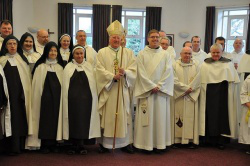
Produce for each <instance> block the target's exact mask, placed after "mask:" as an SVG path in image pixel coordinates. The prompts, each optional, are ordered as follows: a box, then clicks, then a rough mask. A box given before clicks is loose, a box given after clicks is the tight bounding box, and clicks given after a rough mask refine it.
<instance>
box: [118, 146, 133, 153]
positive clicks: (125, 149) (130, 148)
mask: <svg viewBox="0 0 250 166" xmlns="http://www.w3.org/2000/svg"><path fill="white" fill-rule="evenodd" d="M121 151H123V152H126V153H129V154H134V153H135V151H134V149H133V147H132V146H131V145H127V146H125V147H123V148H121Z"/></svg>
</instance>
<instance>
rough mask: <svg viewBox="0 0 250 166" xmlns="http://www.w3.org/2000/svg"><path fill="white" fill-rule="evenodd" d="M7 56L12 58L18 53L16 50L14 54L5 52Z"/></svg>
mask: <svg viewBox="0 0 250 166" xmlns="http://www.w3.org/2000/svg"><path fill="white" fill-rule="evenodd" d="M6 55H7V56H8V57H9V58H14V57H15V56H16V55H18V53H17V52H16V53H15V54H10V53H7V54H6Z"/></svg>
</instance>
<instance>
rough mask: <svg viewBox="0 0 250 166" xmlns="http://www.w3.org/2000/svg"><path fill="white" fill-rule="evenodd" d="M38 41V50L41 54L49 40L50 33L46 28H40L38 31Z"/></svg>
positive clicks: (36, 43)
mask: <svg viewBox="0 0 250 166" xmlns="http://www.w3.org/2000/svg"><path fill="white" fill-rule="evenodd" d="M36 37H37V41H36V42H35V45H36V51H37V52H39V53H40V54H41V55H42V54H43V50H44V47H45V45H46V44H47V43H48V42H49V34H48V31H46V30H45V29H39V30H38V31H37V36H36Z"/></svg>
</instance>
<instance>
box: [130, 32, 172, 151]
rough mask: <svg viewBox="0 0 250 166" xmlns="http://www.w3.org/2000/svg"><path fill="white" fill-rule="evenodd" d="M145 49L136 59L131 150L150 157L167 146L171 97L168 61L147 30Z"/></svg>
mask: <svg viewBox="0 0 250 166" xmlns="http://www.w3.org/2000/svg"><path fill="white" fill-rule="evenodd" d="M147 40H148V42H149V45H148V46H146V47H145V49H144V50H142V51H140V52H139V54H138V57H137V70H138V73H137V79H136V84H135V97H136V99H137V109H136V115H135V131H134V135H135V136H134V146H135V147H136V148H138V149H143V150H146V152H148V153H150V152H151V151H152V150H153V149H154V148H155V149H156V152H157V153H162V152H164V151H165V149H166V146H169V145H171V122H170V96H173V88H174V76H173V70H172V60H171V57H170V56H169V54H168V53H167V52H166V51H164V50H163V49H162V48H161V47H160V42H159V32H158V31H157V30H151V31H149V33H148V36H147Z"/></svg>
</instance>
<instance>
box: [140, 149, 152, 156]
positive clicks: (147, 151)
mask: <svg viewBox="0 0 250 166" xmlns="http://www.w3.org/2000/svg"><path fill="white" fill-rule="evenodd" d="M142 153H145V154H148V155H150V154H152V153H153V150H142Z"/></svg>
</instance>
